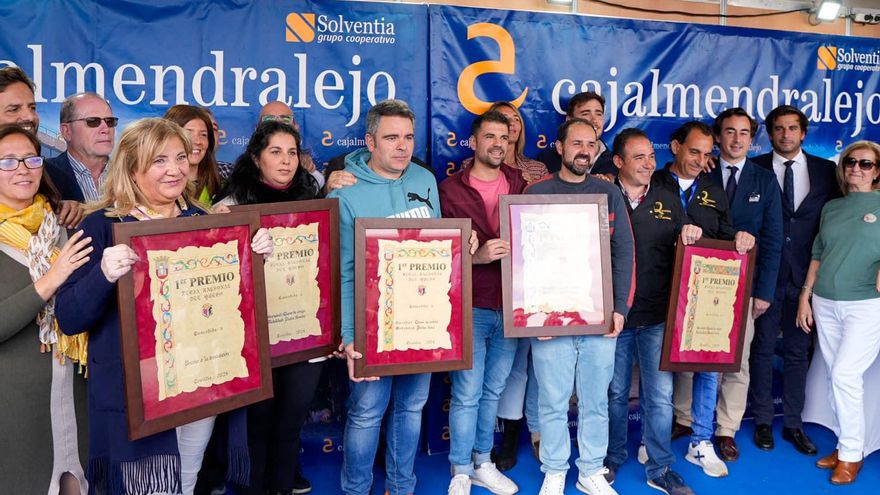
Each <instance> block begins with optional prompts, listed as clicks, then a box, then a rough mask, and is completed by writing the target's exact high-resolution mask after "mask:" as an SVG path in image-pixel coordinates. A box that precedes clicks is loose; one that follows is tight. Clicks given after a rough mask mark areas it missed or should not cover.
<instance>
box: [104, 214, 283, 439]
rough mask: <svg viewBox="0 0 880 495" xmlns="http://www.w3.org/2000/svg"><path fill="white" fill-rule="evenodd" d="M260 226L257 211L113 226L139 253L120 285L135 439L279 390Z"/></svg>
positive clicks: (119, 238) (128, 400) (121, 241)
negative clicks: (254, 244) (259, 251)
mask: <svg viewBox="0 0 880 495" xmlns="http://www.w3.org/2000/svg"><path fill="white" fill-rule="evenodd" d="M259 227H260V218H259V215H257V214H256V213H227V214H219V215H205V216H199V217H185V218H174V219H167V220H150V221H145V222H124V223H117V224H114V225H113V241H114V243H116V244H127V245H129V246H130V247H131V248H132V249H133V250H134V251H135V253H137V255H138V257H139V258H140V261H138V262H137V263H135V264H134V266H133V267H132V270H131V272H130V273H128V274H126V275H125V276H124V277H122V278H121V279H119V286H118V297H119V319H120V329H121V333H122V335H121V340H122V364H123V369H124V371H125V396H126V406H127V412H128V427H129V438H130V439H131V440H136V439H139V438H143V437H146V436H148V435H152V434H154V433H158V432H160V431H164V430H168V429H171V428H174V427H176V426H180V425H182V424H186V423H190V422H192V421H195V420H198V419H202V418H205V417H208V416H212V415H215V414H219V413H222V412H226V411H230V410H232V409H236V408H239V407H242V406H245V405H248V404H252V403H254V402H258V401H261V400H264V399H267V398H269V397H271V396H272V374H271V372H270V371H271V368H270V366H269V340H268V335H267V323H266V301H265V298H264V294H265V291H264V288H263V270H262V269H261V267H260V265H262V263H263V259H262V256H259V255H256V254H254V253H253V251H252V250H251V238H252V237H253V235H254V233H255V232H256V231H257V229H258V228H259ZM255 267H256V269H255Z"/></svg>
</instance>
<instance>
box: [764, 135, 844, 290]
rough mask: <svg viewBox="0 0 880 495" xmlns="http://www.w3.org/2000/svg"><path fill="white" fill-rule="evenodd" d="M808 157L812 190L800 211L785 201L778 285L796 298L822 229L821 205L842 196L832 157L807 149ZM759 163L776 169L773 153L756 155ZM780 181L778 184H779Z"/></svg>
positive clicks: (799, 208) (799, 207) (808, 170)
mask: <svg viewBox="0 0 880 495" xmlns="http://www.w3.org/2000/svg"><path fill="white" fill-rule="evenodd" d="M804 155H805V156H806V157H807V173H808V174H809V176H810V192H809V193H807V197H805V198H804V200H803V201H802V202H801V204H800V205H799V206H798V208H797V210H795V211H791V209H790V208H789V207H788V206H787V205H785V203H784V202H783V208H782V226H783V227H782V228H783V236H784V242H783V244H782V262H781V263H780V265H779V280H778V284H777V285H778V288H779V289H781V290H782V291H783V294H787V296H786V297H788V298H796V297H797V295H798V294H800V291H801V287H803V285H804V280H805V279H806V277H807V268H808V267H809V266H810V260H811V259H812V249H813V240H814V239H815V238H816V233H818V232H819V218H820V217H821V215H822V207H823V206H825V203H827V202H828V201H829V200H831V199H834V198H837V197H840V195H841V193H840V186H839V185H838V183H837V172H836V169H837V165H836V164H835V163H834V162H832V161H831V160H826V159H824V158H820V157H818V156H814V155H810V154H807V153H806V152H804ZM752 161H753V162H754V163H756V164H757V165H758V166H760V167H762V168H764V169H766V170H769V171H770V172H773V153H772V152H770V153H767V154H764V155H760V156H756V157H755V158H753V159H752ZM778 183H779V182H778V180H777V184H778Z"/></svg>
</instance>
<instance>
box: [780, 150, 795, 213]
mask: <svg viewBox="0 0 880 495" xmlns="http://www.w3.org/2000/svg"><path fill="white" fill-rule="evenodd" d="M783 165H785V175H784V176H783V177H782V196H783V197H785V202H786V203H788V207H789V208H790V209H791V211H794V172H793V171H792V170H791V166H792V165H794V160H788V161H787V162H785V163H783Z"/></svg>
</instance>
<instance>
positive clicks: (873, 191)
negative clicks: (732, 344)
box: [797, 141, 880, 485]
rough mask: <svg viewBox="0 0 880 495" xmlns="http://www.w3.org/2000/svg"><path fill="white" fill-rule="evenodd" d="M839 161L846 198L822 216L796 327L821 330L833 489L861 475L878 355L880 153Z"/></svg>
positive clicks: (858, 148) (854, 148)
mask: <svg viewBox="0 0 880 495" xmlns="http://www.w3.org/2000/svg"><path fill="white" fill-rule="evenodd" d="M840 156H841V158H840V162H839V164H838V167H837V179H838V182H839V183H840V188H841V191H842V193H843V197H842V198H839V199H835V200H832V201H829V202H828V203H827V204H826V205H825V208H824V209H823V210H822V218H821V220H820V223H819V234H818V235H817V236H816V240H815V242H814V243H813V260H812V261H811V262H810V267H809V270H808V271H807V278H806V281H805V282H804V286H803V290H802V291H801V295H800V301H799V304H798V313H797V325H798V327H800V328H801V329H802V330H803V331H804V332H807V333H809V332H810V331H811V328H812V326H813V322H814V321H815V323H816V330H817V339H818V344H819V351H820V352H821V356H822V362H823V363H824V365H825V371H826V373H827V376H826V380H827V386H828V391H829V394H828V398H827V399H828V403H829V404H830V406H831V411H832V414H833V418H834V423H835V425H834V426H836V428H832V429H833V430H834V431H835V432H836V433H837V434H838V435H837V436H838V441H837V448H836V449H835V450H834V452H832V453H831V454H830V455H828V456H826V457H824V458H822V459H820V460H819V461H818V462H817V463H816V465H817V466H818V467H820V468H824V469H831V470H833V472H832V474H831V483H833V484H836V485H845V484H849V483H852V482H854V481H855V480H856V477H857V476H858V473H859V470H860V469H861V467H862V463H863V457H864V453H865V438H866V427H865V412H866V411H865V407H864V393H865V388H864V380H863V375H864V374H865V371H866V370H868V368H869V367H870V366H871V364H872V363H873V362H874V360H875V359H876V358H877V354H878V352H880V326H878V325H877V315H878V314H880V221H878V219H880V190H878V189H880V185H878V182H880V169H878V161H880V145H878V144H877V143H874V142H871V141H857V142H855V143H853V144H851V145H849V146H848V147H847V148H846V149H845V150H844V151H843V153H841V155H840ZM814 364H816V365H818V363H815V362H814ZM873 413H874V411H871V414H873Z"/></svg>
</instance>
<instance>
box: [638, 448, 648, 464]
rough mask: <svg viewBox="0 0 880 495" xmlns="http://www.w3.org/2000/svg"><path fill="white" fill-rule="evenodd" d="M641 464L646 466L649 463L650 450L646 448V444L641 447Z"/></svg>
mask: <svg viewBox="0 0 880 495" xmlns="http://www.w3.org/2000/svg"><path fill="white" fill-rule="evenodd" d="M638 460H639V464H642V465H644V464H645V463H647V462H648V449H647V448H646V447H645V444H641V445H639V456H638Z"/></svg>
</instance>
